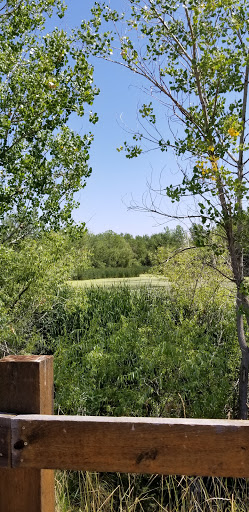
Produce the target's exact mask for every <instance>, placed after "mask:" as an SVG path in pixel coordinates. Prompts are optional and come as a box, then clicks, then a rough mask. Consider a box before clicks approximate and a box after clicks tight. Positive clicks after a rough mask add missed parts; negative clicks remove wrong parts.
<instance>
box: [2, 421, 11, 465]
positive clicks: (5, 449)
mask: <svg viewBox="0 0 249 512" xmlns="http://www.w3.org/2000/svg"><path fill="white" fill-rule="evenodd" d="M10 467H11V415H7V414H0V468H10Z"/></svg>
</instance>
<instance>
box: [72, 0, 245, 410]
mask: <svg viewBox="0 0 249 512" xmlns="http://www.w3.org/2000/svg"><path fill="white" fill-rule="evenodd" d="M114 5H115V2H114ZM117 5H118V7H117V9H115V8H114V9H113V8H111V6H110V4H109V3H103V4H100V3H98V2H96V3H95V4H94V7H93V8H92V19H91V21H90V22H83V23H82V27H81V34H80V35H81V39H82V42H83V47H84V49H85V52H86V55H87V54H89V53H91V54H92V55H97V56H101V57H103V58H104V59H107V60H111V61H113V62H116V63H119V64H121V65H123V66H124V67H126V68H128V69H129V70H131V71H132V72H133V73H136V74H138V75H140V76H141V77H142V78H143V79H144V80H145V83H148V85H149V90H148V94H149V95H150V100H151V101H149V102H148V103H146V104H143V105H142V106H141V107H140V109H139V113H140V116H141V127H142V128H141V131H140V132H135V133H134V135H133V143H132V144H130V143H127V142H125V144H124V146H123V148H122V147H121V148H119V150H121V149H125V150H126V153H127V157H128V158H133V157H136V156H138V155H139V154H141V152H142V147H141V143H142V141H143V140H144V141H146V142H147V143H150V144H152V147H154V148H158V149H160V150H161V151H163V152H166V151H167V150H168V149H169V148H171V149H172V150H173V151H174V153H175V155H176V156H177V157H178V159H181V158H182V157H183V155H184V167H182V165H181V166H180V167H181V170H182V176H181V178H180V180H179V182H178V184H176V185H175V184H172V183H171V184H168V183H167V182H166V184H165V185H163V186H162V187H161V189H160V192H161V194H162V195H163V196H167V197H168V198H170V199H171V201H172V202H173V203H175V202H179V201H180V200H183V199H185V198H186V197H187V198H189V197H190V196H191V197H192V199H193V207H196V206H197V211H196V210H195V211H193V209H192V211H191V209H190V208H189V206H190V205H189V199H188V201H187V206H188V208H189V210H190V212H189V211H187V212H186V214H185V215H184V214H183V215H179V216H178V214H177V213H175V214H173V213H172V212H169V211H167V210H166V211H163V209H162V207H161V205H160V206H156V205H155V202H152V205H151V207H150V208H151V210H152V211H153V212H154V213H156V212H157V213H160V215H163V214H165V215H166V217H169V218H172V217H173V218H178V219H181V218H190V219H191V220H192V221H194V222H197V221H199V222H200V223H202V224H203V225H204V226H205V229H206V234H207V238H208V237H209V233H210V232H212V230H213V225H216V226H218V227H219V235H220V237H221V240H222V241H223V240H225V243H226V248H227V250H228V253H229V260H230V261H229V263H230V266H231V269H232V280H233V282H234V283H235V284H236V310H237V313H236V314H237V320H236V325H237V336H238V342H239V346H240V350H241V368H240V394H239V401H240V413H239V414H240V417H241V418H243V419H246V418H247V415H248V407H247V403H248V400H247V394H248V368H249V347H248V343H247V334H246V331H245V327H246V324H245V322H244V319H243V315H245V317H246V322H247V327H249V299H248V290H249V289H248V283H247V281H245V279H244V277H245V276H244V260H243V252H244V247H245V245H246V246H247V242H246V234H245V230H244V227H245V219H246V218H247V215H248V199H249V188H248V177H247V176H248V149H249V146H248V142H247V137H248V120H247V117H248V116H247V103H248V86H249V46H248V41H249V34H248V17H249V5H248V2H245V1H244V0H236V1H233V2H232V1H231V0H224V1H222V2H221V1H219V0H215V1H211V2H210V1H204V2H200V0H190V1H189V2H186V3H183V4H182V3H179V2H178V1H177V0H173V1H171V2H164V1H162V0H148V2H144V1H143V0H129V1H128V2H127V10H126V12H120V6H119V4H117ZM110 24H111V27H112V28H111V30H109V26H110ZM156 100H158V101H159V102H160V105H161V106H163V107H164V108H165V113H166V115H167V116H168V118H169V119H170V121H175V122H177V124H173V123H171V124H170V130H169V135H168V136H167V134H166V133H163V135H161V131H162V130H161V126H160V122H158V115H157V114H158V111H157V109H156V108H155V104H156ZM160 110H161V109H160ZM146 121H147V122H148V125H149V127H148V125H146V126H144V122H146ZM175 126H176V129H175ZM143 127H144V130H143ZM163 129H164V127H163ZM182 160H183V159H182ZM186 162H188V163H187V164H186ZM159 199H160V200H161V197H159ZM159 204H160V202H159ZM191 206H192V204H191ZM201 240H202V246H205V245H206V244H207V243H209V244H210V243H211V246H212V248H213V250H214V252H216V251H217V250H219V244H217V241H215V242H214V243H213V240H212V238H211V239H209V241H208V240H207V239H205V237H202V238H199V241H201Z"/></svg>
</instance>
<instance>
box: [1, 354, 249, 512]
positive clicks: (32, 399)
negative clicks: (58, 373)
mask: <svg viewBox="0 0 249 512" xmlns="http://www.w3.org/2000/svg"><path fill="white" fill-rule="evenodd" d="M0 410H1V411H2V413H1V414H0V512H54V507H55V505H54V472H53V470H54V469H80V470H90V471H118V472H125V473H126V472H127V473H128V472H131V473H151V474H153V473H159V474H165V475H169V474H184V475H199V476H205V475H206V476H231V477H249V421H238V420H198V419H196V420H191V419H163V418H132V417H130V418H109V417H89V416H83V417H80V416H53V415H52V414H53V358H52V357H51V356H14V357H12V356H9V357H6V358H4V359H1V360H0Z"/></svg>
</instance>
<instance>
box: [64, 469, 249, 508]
mask: <svg viewBox="0 0 249 512" xmlns="http://www.w3.org/2000/svg"><path fill="white" fill-rule="evenodd" d="M73 481H74V491H72V482H73ZM75 484H76V485H75ZM248 510H249V493H248V482H247V480H246V479H237V480H236V479H226V478H223V479H221V478H211V477H210V478H205V479H204V478H199V477H187V476H182V477H181V476H162V477H160V476H158V475H152V476H147V477H146V476H145V477H144V476H142V475H135V474H131V475H120V474H117V475H114V474H99V473H90V472H82V471H80V472H77V473H76V472H66V471H63V472H62V471H61V472H58V473H57V478H56V512H83V511H84V512H247V511H248Z"/></svg>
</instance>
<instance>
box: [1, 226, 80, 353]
mask: <svg viewBox="0 0 249 512" xmlns="http://www.w3.org/2000/svg"><path fill="white" fill-rule="evenodd" d="M75 231H76V228H70V229H69V230H67V232H65V233H62V232H60V233H55V232H50V233H45V234H40V235H39V236H37V237H36V238H29V237H28V238H25V240H22V241H20V242H19V243H18V244H14V245H11V246H9V245H5V244H1V245H0V261H1V277H0V319H1V322H0V324H1V328H0V339H1V345H0V349H1V353H2V355H4V354H8V353H12V352H13V353H16V352H20V350H22V349H23V350H24V351H25V352H32V351H34V350H35V347H37V346H38V345H41V346H42V336H41V333H40V332H39V329H37V328H36V324H37V321H38V319H39V318H40V317H41V316H44V318H46V315H47V314H48V312H49V311H50V310H51V309H53V307H55V304H56V303H57V301H58V290H59V289H60V287H61V286H62V285H63V284H64V282H65V280H66V279H68V278H69V277H70V274H71V272H72V268H73V266H74V265H75V259H77V258H78V257H79V252H78V250H77V248H76V247H75V246H73V244H72V238H74V239H75ZM80 231H81V229H80ZM80 254H81V258H82V265H83V254H82V250H81V252H80ZM84 261H85V267H86V266H87V253H86V252H85V255H84ZM44 309H45V311H44Z"/></svg>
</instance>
